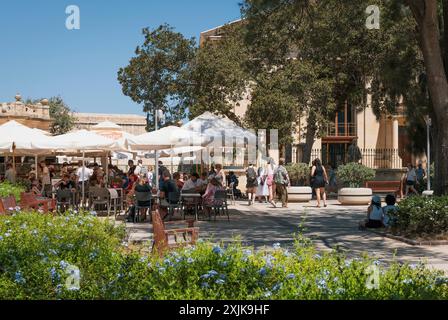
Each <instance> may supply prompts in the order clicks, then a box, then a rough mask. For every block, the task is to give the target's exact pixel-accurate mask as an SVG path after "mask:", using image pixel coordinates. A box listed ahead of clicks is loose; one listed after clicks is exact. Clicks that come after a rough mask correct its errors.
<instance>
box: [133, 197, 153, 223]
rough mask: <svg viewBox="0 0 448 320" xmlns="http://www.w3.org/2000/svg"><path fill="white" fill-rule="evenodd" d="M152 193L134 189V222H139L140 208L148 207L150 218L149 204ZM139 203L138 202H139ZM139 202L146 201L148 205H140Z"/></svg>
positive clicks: (150, 204)
mask: <svg viewBox="0 0 448 320" xmlns="http://www.w3.org/2000/svg"><path fill="white" fill-rule="evenodd" d="M151 201H152V195H151V192H138V191H135V213H134V223H135V222H140V216H141V214H140V209H144V210H146V209H149V216H150V219H151V206H152V203H151ZM139 203H140V204H139ZM141 203H148V205H141Z"/></svg>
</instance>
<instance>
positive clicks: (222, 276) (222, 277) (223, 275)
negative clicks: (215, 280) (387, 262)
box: [219, 273, 227, 280]
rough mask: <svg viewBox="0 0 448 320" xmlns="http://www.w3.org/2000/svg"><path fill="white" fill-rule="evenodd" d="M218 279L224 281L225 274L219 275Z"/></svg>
mask: <svg viewBox="0 0 448 320" xmlns="http://www.w3.org/2000/svg"><path fill="white" fill-rule="evenodd" d="M219 278H220V279H223V280H225V279H226V278H227V277H226V275H225V274H222V273H221V274H220V275H219Z"/></svg>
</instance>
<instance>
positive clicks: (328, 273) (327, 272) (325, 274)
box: [324, 270, 330, 278]
mask: <svg viewBox="0 0 448 320" xmlns="http://www.w3.org/2000/svg"><path fill="white" fill-rule="evenodd" d="M329 276H330V271H328V270H324V277H327V278H328V277H329Z"/></svg>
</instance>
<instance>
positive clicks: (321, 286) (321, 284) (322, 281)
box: [316, 278, 328, 290]
mask: <svg viewBox="0 0 448 320" xmlns="http://www.w3.org/2000/svg"><path fill="white" fill-rule="evenodd" d="M316 284H317V287H318V288H319V289H320V290H327V289H328V287H327V281H326V280H325V279H322V278H321V279H316Z"/></svg>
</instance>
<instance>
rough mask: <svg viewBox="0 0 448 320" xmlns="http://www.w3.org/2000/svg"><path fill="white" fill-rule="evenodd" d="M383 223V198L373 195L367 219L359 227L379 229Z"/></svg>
mask: <svg viewBox="0 0 448 320" xmlns="http://www.w3.org/2000/svg"><path fill="white" fill-rule="evenodd" d="M383 226H384V225H383V209H382V208H381V198H380V197H379V196H376V195H375V196H373V197H372V202H371V203H370V206H369V207H368V208H367V219H366V220H365V221H363V222H361V223H360V224H359V228H360V229H361V230H362V229H364V228H372V229H378V228H382V227H383Z"/></svg>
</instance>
